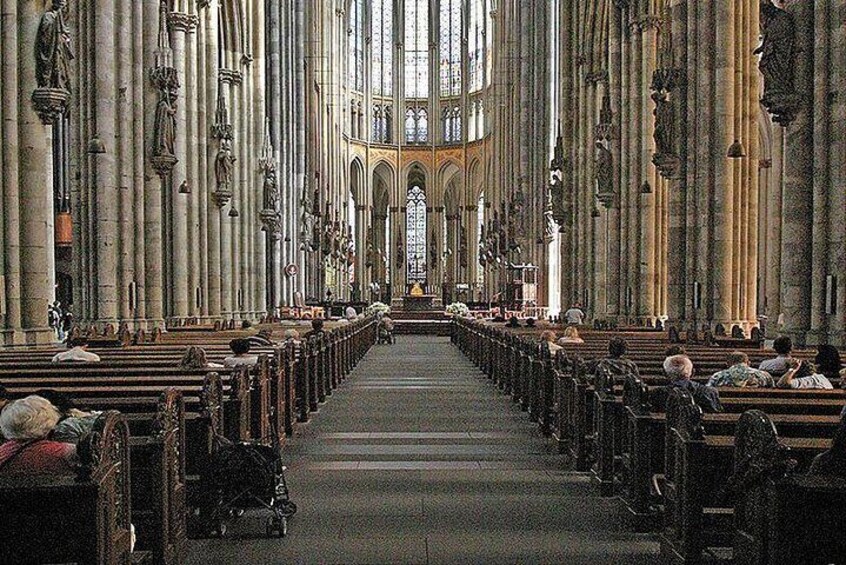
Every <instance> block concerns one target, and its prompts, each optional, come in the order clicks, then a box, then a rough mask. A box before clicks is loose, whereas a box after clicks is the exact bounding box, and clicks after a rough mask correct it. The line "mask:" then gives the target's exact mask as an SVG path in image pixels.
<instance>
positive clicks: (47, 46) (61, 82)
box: [35, 0, 73, 91]
mask: <svg viewBox="0 0 846 565" xmlns="http://www.w3.org/2000/svg"><path fill="white" fill-rule="evenodd" d="M66 7H67V0H52V4H51V7H50V9H49V10H47V11H46V12H45V13H44V15H42V16H41V22H40V23H39V24H38V33H37V35H36V38H35V80H36V83H37V84H38V88H54V89H59V90H68V91H69V90H70V78H69V77H70V72H69V68H70V61H71V60H73V52H72V51H71V47H70V45H71V37H70V31H69V30H68V26H67V24H65V15H64V12H65V8H66Z"/></svg>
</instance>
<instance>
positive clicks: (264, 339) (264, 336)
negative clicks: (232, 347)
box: [247, 329, 275, 347]
mask: <svg viewBox="0 0 846 565" xmlns="http://www.w3.org/2000/svg"><path fill="white" fill-rule="evenodd" d="M271 337H273V330H268V329H264V330H260V331H259V333H257V334H256V335H251V336H250V337H248V338H247V340H248V341H249V342H250V345H255V346H256V347H273V345H275V344H274V343H273V340H272V339H271Z"/></svg>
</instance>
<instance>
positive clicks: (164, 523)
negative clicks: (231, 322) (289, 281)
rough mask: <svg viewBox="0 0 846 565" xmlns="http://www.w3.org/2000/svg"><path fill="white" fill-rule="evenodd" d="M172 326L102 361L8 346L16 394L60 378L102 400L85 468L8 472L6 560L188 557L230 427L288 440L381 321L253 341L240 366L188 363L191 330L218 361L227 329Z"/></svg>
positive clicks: (5, 359) (7, 377)
mask: <svg viewBox="0 0 846 565" xmlns="http://www.w3.org/2000/svg"><path fill="white" fill-rule="evenodd" d="M174 333H177V332H174ZM279 333H281V331H280V332H279ZM165 335H167V336H168V337H167V338H166V339H164V340H161V341H160V342H159V343H158V344H155V345H150V344H144V345H140V346H131V347H125V348H119V349H102V350H96V349H92V351H95V352H96V353H98V354H99V355H100V357H101V361H100V362H98V363H66V364H56V363H51V362H50V358H52V356H53V355H54V354H55V353H56V350H54V349H33V350H13V351H11V350H3V351H0V383H3V384H4V385H5V386H6V388H7V389H8V390H9V392H10V393H11V395H13V396H14V397H24V396H27V395H29V394H33V393H36V392H38V391H39V390H42V389H50V390H54V391H59V392H64V393H67V394H69V395H70V396H71V397H72V398H74V400H75V401H76V403H77V404H78V405H79V406H83V407H86V408H90V409H93V410H102V411H103V413H102V415H101V416H100V417H99V418H98V419H97V421H96V424H95V430H94V433H92V434H91V435H90V436H87V437H85V438H84V439H83V440H82V441H81V443H80V445H79V446H78V448H77V450H78V454H79V459H80V465H79V469H78V473H77V476H76V477H37V478H29V479H23V478H21V477H14V476H0V507H2V508H3V509H4V512H2V513H0V531H2V532H3V535H2V536H0V563H65V562H77V563H92V564H97V565H110V564H115V563H131V562H144V561H146V562H150V563H157V564H159V563H161V564H165V565H170V564H175V563H180V562H181V561H182V560H183V558H184V555H185V549H186V545H187V544H186V542H187V539H188V535H189V531H190V532H191V535H205V534H207V533H209V532H208V531H207V530H206V529H205V527H204V523H203V521H202V520H201V519H195V517H196V515H197V513H196V512H195V510H196V509H199V508H201V507H203V506H204V497H207V496H210V494H209V493H207V492H206V491H205V490H204V488H203V482H202V481H201V480H200V476H201V475H203V473H204V472H205V470H206V469H207V466H208V464H209V462H210V460H211V458H212V457H213V455H214V453H215V450H216V449H217V447H218V446H219V444H220V442H221V438H226V439H228V440H231V441H236V442H238V441H256V442H261V443H263V444H266V445H267V444H269V443H270V442H271V441H273V438H278V441H279V442H280V445H284V442H285V438H286V437H290V436H291V435H293V433H294V431H295V429H296V427H297V425H298V423H301V422H305V421H308V420H309V418H310V417H311V416H312V415H313V414H314V413H315V412H316V411H317V410H318V408H319V406H320V404H321V403H323V402H325V401H326V400H327V399H328V398H329V397H330V396H331V395H332V391H333V389H335V388H336V387H337V386H338V385H339V384H340V383H341V381H343V380H344V378H345V377H346V375H348V374H349V372H350V371H351V370H352V369H353V368H354V367H355V365H356V364H357V363H358V361H359V360H360V359H361V358H362V357H363V356H364V354H365V353H366V352H367V351H368V350H369V348H370V347H371V346H372V345H373V344H374V343H375V340H376V322H375V320H373V319H363V320H359V321H356V322H353V323H350V324H346V325H342V326H338V327H335V328H333V329H331V330H329V331H326V332H325V333H323V332H321V333H312V334H310V335H307V336H306V337H305V338H303V339H302V340H297V341H295V340H287V341H285V342H283V343H282V344H279V345H275V346H267V347H259V348H257V349H255V348H254V350H253V352H252V353H256V354H258V363H257V364H256V365H255V366H254V367H239V368H233V369H218V368H201V369H182V368H179V361H180V359H181V358H182V355H183V353H184V350H185V347H186V343H189V344H192V345H202V346H203V347H204V349H205V350H206V353H207V356H208V359H209V361H212V362H214V361H222V359H223V358H224V357H226V356H227V355H228V354H229V349H228V343H229V340H230V339H231V338H232V337H233V336H232V334H231V333H230V332H217V331H214V330H213V329H211V330H208V331H205V332H191V333H190V335H191V339H189V340H187V341H184V340H181V339H179V337H178V336H176V335H174V336H171V335H169V334H165ZM130 524H132V525H133V526H134V527H135V531H136V532H137V544H136V551H134V552H130V551H129V540H130V534H129V530H130Z"/></svg>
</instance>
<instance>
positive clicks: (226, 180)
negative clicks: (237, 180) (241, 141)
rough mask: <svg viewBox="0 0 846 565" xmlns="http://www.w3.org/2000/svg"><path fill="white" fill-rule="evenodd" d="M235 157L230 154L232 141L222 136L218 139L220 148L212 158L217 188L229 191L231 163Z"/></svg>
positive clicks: (230, 185) (233, 162)
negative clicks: (213, 158)
mask: <svg viewBox="0 0 846 565" xmlns="http://www.w3.org/2000/svg"><path fill="white" fill-rule="evenodd" d="M235 161H237V159H236V158H235V156H233V155H232V141H230V140H229V139H226V138H223V139H221V140H220V149H219V150H218V151H217V157H215V160H214V173H215V176H216V177H217V190H218V191H220V192H229V191H230V190H231V187H232V165H234V164H235Z"/></svg>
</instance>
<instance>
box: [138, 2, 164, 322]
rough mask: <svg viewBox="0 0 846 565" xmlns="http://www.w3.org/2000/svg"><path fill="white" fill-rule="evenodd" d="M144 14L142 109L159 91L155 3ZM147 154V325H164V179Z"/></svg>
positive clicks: (148, 121) (148, 127)
mask: <svg viewBox="0 0 846 565" xmlns="http://www.w3.org/2000/svg"><path fill="white" fill-rule="evenodd" d="M143 10H144V12H143V16H144V31H143V36H144V69H145V76H144V79H145V80H144V83H143V84H144V108H146V109H151V108H155V107H156V102H157V99H158V94H157V91H156V89H155V88H154V86H153V82H152V81H151V80H150V76H149V69H152V68H153V67H154V66H155V65H156V45H157V40H158V30H159V6H158V2H144V3H143ZM154 121H155V119H154V112H152V111H146V112H144V131H145V132H146V138H145V143H147V144H148V143H149V142H150V136H152V132H153V129H154V126H153V124H154ZM149 157H150V153H149V151H148V152H147V153H145V160H146V163H147V168H146V174H145V175H144V191H143V199H144V205H143V208H144V224H143V228H144V237H143V239H144V252H145V260H144V270H143V273H144V298H145V302H146V304H145V306H146V308H145V310H146V315H147V320H148V325H149V326H150V327H151V328H152V327H161V326H163V325H164V273H163V270H162V268H163V266H164V263H165V259H164V257H165V256H164V242H163V241H162V228H163V226H162V205H163V200H162V198H163V193H164V187H163V186H162V184H163V182H162V180H161V178H160V177H159V176H158V174H157V173H156V172H155V171H154V170H153V168H152V167H151V166H150V159H149Z"/></svg>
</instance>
